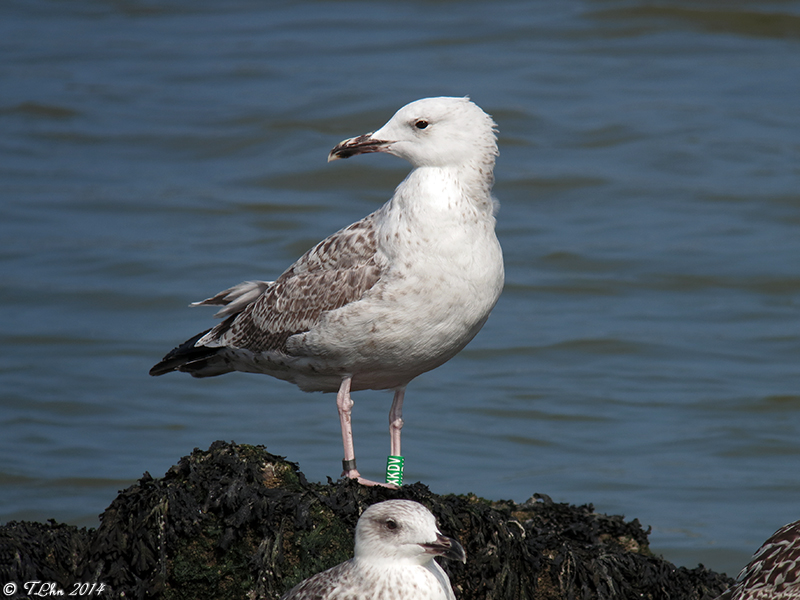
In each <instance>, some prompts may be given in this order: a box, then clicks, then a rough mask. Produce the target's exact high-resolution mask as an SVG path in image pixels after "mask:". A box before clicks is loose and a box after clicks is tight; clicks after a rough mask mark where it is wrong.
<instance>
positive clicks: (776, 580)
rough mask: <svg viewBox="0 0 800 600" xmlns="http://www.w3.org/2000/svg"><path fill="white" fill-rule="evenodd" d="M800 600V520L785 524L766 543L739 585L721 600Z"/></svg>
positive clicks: (741, 578) (744, 572) (740, 574)
mask: <svg viewBox="0 0 800 600" xmlns="http://www.w3.org/2000/svg"><path fill="white" fill-rule="evenodd" d="M762 598H771V599H775V600H783V599H784V598H786V599H788V598H800V521H795V522H793V523H789V524H788V525H784V526H783V527H781V528H780V529H779V530H778V531H776V532H775V533H774V534H773V535H772V536H770V538H769V539H768V540H767V541H766V542H764V543H763V544H762V546H761V548H759V549H758V551H757V552H756V553H755V554H754V555H753V559H752V560H751V561H750V563H749V564H748V565H747V566H746V567H745V568H744V569H742V572H741V573H739V577H738V581H737V583H736V584H735V585H734V586H733V587H732V588H731V589H730V590H728V591H727V592H725V593H724V594H723V595H722V596H720V599H725V600H755V599H762Z"/></svg>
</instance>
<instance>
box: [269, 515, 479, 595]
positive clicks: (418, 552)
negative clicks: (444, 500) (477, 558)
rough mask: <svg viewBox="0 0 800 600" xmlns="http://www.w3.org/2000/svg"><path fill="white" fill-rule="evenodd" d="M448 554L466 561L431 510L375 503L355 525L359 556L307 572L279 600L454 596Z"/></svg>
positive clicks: (457, 545) (458, 546)
mask: <svg viewBox="0 0 800 600" xmlns="http://www.w3.org/2000/svg"><path fill="white" fill-rule="evenodd" d="M435 556H444V557H448V558H454V559H458V560H462V561H463V560H465V555H464V549H463V548H462V547H461V545H460V544H459V543H458V542H457V541H455V540H453V539H451V538H448V537H445V536H443V535H442V534H441V532H440V531H439V530H438V528H437V527H436V519H435V518H434V516H433V515H432V514H431V512H430V511H429V510H428V509H427V508H425V507H424V506H422V505H421V504H419V503H418V502H412V501H410V500H387V501H386V502H380V503H378V504H373V505H372V506H370V507H369V508H368V509H367V510H365V511H364V514H362V515H361V518H360V519H359V520H358V524H357V525H356V535H355V556H354V557H353V558H352V559H350V560H348V561H346V562H344V563H342V564H340V565H337V566H335V567H333V568H331V569H328V570H327V571H323V572H322V573H318V574H316V575H314V576H313V577H309V578H308V579H306V580H305V581H303V582H302V583H300V584H299V585H297V586H295V587H294V588H292V589H291V590H290V591H289V592H288V593H287V594H286V595H285V596H283V598H282V599H281V600H312V599H313V600H338V599H341V600H344V599H345V598H349V599H358V600H454V599H455V596H454V594H453V590H452V588H451V586H450V580H449V579H448V577H447V575H446V574H445V572H444V571H443V570H442V568H441V567H440V566H439V565H438V564H437V563H436V562H435V561H434V560H433V559H434V557H435Z"/></svg>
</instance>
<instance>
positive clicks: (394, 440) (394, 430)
mask: <svg viewBox="0 0 800 600" xmlns="http://www.w3.org/2000/svg"><path fill="white" fill-rule="evenodd" d="M405 395H406V388H405V387H401V388H398V389H396V390H395V392H394V399H392V408H391V409H390V410H389V439H390V444H391V455H392V456H403V455H402V454H401V453H400V430H401V429H403V398H404V397H405Z"/></svg>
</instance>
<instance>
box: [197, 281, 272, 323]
mask: <svg viewBox="0 0 800 600" xmlns="http://www.w3.org/2000/svg"><path fill="white" fill-rule="evenodd" d="M270 285H272V282H271V281H245V282H243V283H240V284H238V285H235V286H233V287H231V288H228V289H227V290H223V291H221V292H220V293H219V294H217V295H216V296H212V297H211V298H206V299H205V300H201V301H200V302H192V303H191V304H190V305H189V306H222V307H224V308H221V309H220V310H218V311H217V312H216V314H215V315H214V316H215V317H217V318H219V319H221V318H223V317H229V316H231V315H235V314H238V313H240V312H241V311H242V310H244V308H245V307H246V306H247V305H248V304H250V303H251V302H255V301H256V300H257V299H258V298H259V296H261V295H262V294H263V293H264V292H265V291H266V289H267V288H268V287H269V286H270Z"/></svg>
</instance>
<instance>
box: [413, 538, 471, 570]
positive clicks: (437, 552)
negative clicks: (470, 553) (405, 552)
mask: <svg viewBox="0 0 800 600" xmlns="http://www.w3.org/2000/svg"><path fill="white" fill-rule="evenodd" d="M420 545H421V546H422V547H423V548H425V553H426V554H433V555H434V556H444V557H445V558H449V559H451V560H460V561H461V562H462V563H465V562H467V554H466V552H464V548H463V546H461V544H459V543H458V542H457V541H456V540H454V539H453V538H449V537H446V536H444V535H442V534H439V535H437V536H436V541H435V542H431V543H429V544H420Z"/></svg>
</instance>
